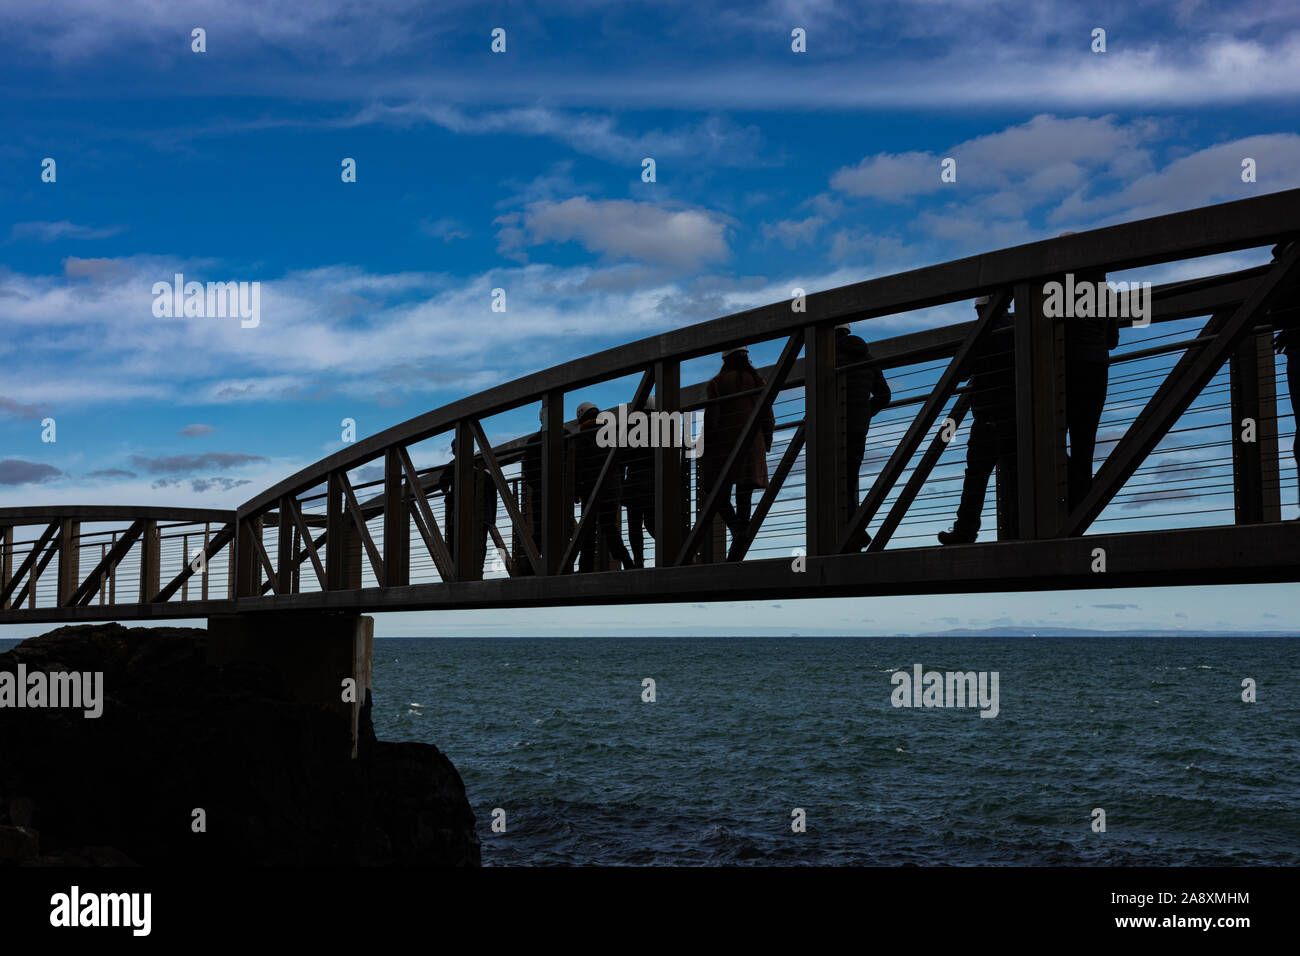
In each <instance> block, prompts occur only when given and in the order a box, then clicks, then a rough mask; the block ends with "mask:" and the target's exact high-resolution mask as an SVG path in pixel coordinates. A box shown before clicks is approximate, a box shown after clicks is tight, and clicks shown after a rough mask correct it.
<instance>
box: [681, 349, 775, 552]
mask: <svg viewBox="0 0 1300 956" xmlns="http://www.w3.org/2000/svg"><path fill="white" fill-rule="evenodd" d="M766 385H767V382H766V381H764V379H763V376H761V375H759V374H758V370H757V369H756V368H754V366H753V365H752V364H750V361H749V350H748V349H747V348H744V347H737V348H731V349H727V350H726V351H725V352H723V353H722V368H721V369H719V371H718V374H717V375H715V376H713V378H711V379H710V380H709V383H708V388H707V390H706V391H707V396H708V404H707V405H706V406H705V409H704V435H703V440H704V453H703V454H702V455H701V456H700V458H699V463H700V464H699V469H700V470H699V483H700V487H701V488H702V489H705V491H706V492H711V491H712V490H713V489H714V488H715V487H718V486H719V485H721V486H722V487H723V492H722V503H721V505H719V507H718V513H719V514H720V515H721V516H722V519H723V520H724V521H725V522H726V523H727V527H728V528H729V529H730V530H731V536H732V543H733V544H734V543H735V541H736V539H738V538H739V537H741V536H742V534H743V533H744V531H745V529H746V527H747V526H748V524H749V517H750V508H751V505H752V502H753V497H754V489H755V488H766V487H767V453H768V452H769V451H771V450H772V433H773V431H774V430H775V429H776V419H775V417H774V416H773V415H772V407H771V406H770V405H769V406H768V407H767V408H766V409H764V410H763V415H762V417H761V418H760V419H759V429H758V432H757V433H756V434H755V435H754V437H753V438H752V439H750V442H749V447H748V448H746V449H744V450H743V451H742V453H741V455H740V456H739V458H738V459H737V460H736V464H735V465H734V466H733V468H732V470H731V472H730V474H726V475H724V474H723V473H722V470H723V466H724V465H725V464H726V462H727V458H728V457H729V456H730V455H731V450H732V448H733V447H735V445H736V442H737V441H739V440H740V435H741V432H743V431H744V430H745V424H746V423H747V422H748V421H749V416H750V415H751V414H752V413H753V411H754V409H755V408H756V407H757V406H758V403H759V400H760V399H761V398H762V396H761V395H759V394H758V393H759V392H761V391H762V389H763V388H764V387H766ZM733 487H734V488H735V493H736V504H735V506H734V507H733V506H732V503H731V492H732V488H733Z"/></svg>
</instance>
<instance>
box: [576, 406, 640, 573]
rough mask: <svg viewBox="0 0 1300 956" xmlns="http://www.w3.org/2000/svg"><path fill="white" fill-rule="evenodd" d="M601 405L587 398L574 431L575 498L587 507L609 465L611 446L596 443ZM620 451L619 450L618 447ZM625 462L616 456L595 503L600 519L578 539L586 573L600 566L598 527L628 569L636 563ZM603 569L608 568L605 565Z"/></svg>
mask: <svg viewBox="0 0 1300 956" xmlns="http://www.w3.org/2000/svg"><path fill="white" fill-rule="evenodd" d="M599 413H600V412H599V409H597V408H596V406H595V405H593V404H592V403H591V402H583V403H582V404H581V405H579V406H578V431H577V433H576V434H575V435H574V456H573V457H574V467H573V498H574V500H575V501H578V502H580V503H581V504H582V507H583V509H584V510H585V509H586V507H587V499H588V498H590V497H591V494H592V492H593V491H594V490H595V488H596V482H597V481H598V480H599V478H600V471H601V469H602V468H603V467H604V465H605V459H606V458H608V457H609V453H610V451H611V449H609V448H601V447H600V445H598V444H596V435H597V433H598V432H599V431H600V427H599V424H598V423H597V421H596V416H597V415H598V414H599ZM615 453H616V454H619V453H618V452H617V451H616V452H615ZM622 471H623V466H622V464H621V463H620V461H619V459H618V458H616V459H615V462H614V464H613V465H612V466H611V467H610V469H609V475H608V477H607V478H606V479H605V486H604V487H603V488H602V489H601V492H600V496H599V497H598V498H597V500H596V502H595V505H594V506H593V507H595V509H596V514H595V518H596V520H595V521H594V522H593V521H588V522H587V527H586V530H585V531H584V532H583V535H582V541H580V542H579V543H578V547H579V548H580V550H579V552H578V571H580V572H582V573H586V572H588V571H592V570H595V566H596V529H597V528H599V529H600V533H601V537H602V538H603V539H604V541H605V547H607V548H608V549H609V552H610V554H611V555H613V557H614V558H615V559H617V561H618V562H619V565H620V566H621V567H622V568H623V569H624V570H626V569H628V568H630V567H632V566H633V564H632V555H630V554H628V551H627V546H626V545H625V544H623V529H622V527H621V525H622V521H621V518H622V504H621V499H622V494H623V475H622ZM601 570H604V569H603V568H602V569H601Z"/></svg>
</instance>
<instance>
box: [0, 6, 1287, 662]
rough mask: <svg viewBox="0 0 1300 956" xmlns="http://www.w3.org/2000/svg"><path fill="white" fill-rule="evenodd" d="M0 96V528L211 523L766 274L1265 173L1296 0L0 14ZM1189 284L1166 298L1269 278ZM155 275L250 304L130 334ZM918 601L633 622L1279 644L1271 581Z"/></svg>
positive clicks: (390, 626) (1278, 124) (857, 271)
mask: <svg viewBox="0 0 1300 956" xmlns="http://www.w3.org/2000/svg"><path fill="white" fill-rule="evenodd" d="M543 9H544V12H543ZM196 27H201V28H203V29H204V30H205V31H206V52H203V53H196V52H193V50H192V39H191V31H192V30H193V29H194V28H196ZM498 27H499V28H502V29H504V30H505V31H506V52H505V53H503V54H496V53H493V52H492V51H491V49H490V45H491V42H492V40H491V33H492V31H493V30H494V29H495V28H498ZM796 28H799V29H802V30H804V31H805V33H806V38H807V41H806V42H807V52H806V53H795V52H793V51H792V50H791V31H792V30H794V29H796ZM1096 28H1101V29H1104V30H1105V31H1106V52H1105V53H1094V52H1092V50H1091V46H1092V44H1093V31H1094V29H1096ZM0 84H3V88H4V96H3V97H2V98H0V122H2V123H3V127H4V129H5V136H4V137H3V139H0V328H2V329H3V332H4V334H3V336H0V368H3V372H0V505H6V506H8V505H30V504H41V503H56V502H57V503H72V502H93V503H121V504H138V503H148V502H159V503H169V504H178V505H193V506H214V507H234V506H236V505H238V504H239V503H241V502H242V501H244V500H246V499H247V498H249V497H251V496H252V495H253V494H255V493H256V492H258V491H260V490H262V489H263V488H265V487H267V486H269V485H270V484H272V483H274V482H275V481H277V480H279V479H281V478H283V477H284V476H286V475H288V474H290V473H292V472H294V471H296V470H297V469H299V468H301V467H303V466H305V465H307V464H309V463H311V462H312V461H315V460H316V459H318V458H320V457H322V456H323V455H324V454H326V453H328V452H330V451H334V450H337V449H338V448H339V447H341V444H340V427H339V423H340V422H341V420H342V419H344V418H353V419H355V420H356V422H357V428H358V432H359V433H360V434H361V435H366V434H370V433H373V432H376V431H379V430H380V429H382V428H384V427H387V426H389V425H392V424H394V423H396V422H399V421H402V420H405V419H407V418H410V417H412V416H414V415H416V414H419V413H421V412H423V411H425V410H427V409H429V408H432V407H436V406H438V405H441V404H444V403H446V402H448V401H451V400H453V399H456V398H458V397H460V396H463V395H465V394H468V393H471V392H474V391H477V390H479V389H481V388H483V387H485V386H487V385H490V384H494V383H496V382H499V381H502V380H507V379H510V378H514V377H517V376H519V375H522V374H525V373H528V372H531V371H535V370H537V369H539V368H543V367H546V366H549V365H553V364H556V363H559V362H563V361H566V360H569V359H572V358H576V357H578V356H580V355H583V354H586V353H589V352H592V351H596V350H599V349H601V348H606V347H609V346H612V345H617V344H620V343H623V342H626V341H630V340H633V339H637V338H641V337H643V336H646V335H650V334H654V333H658V332H662V331H664V330H666V329H670V328H674V327H679V326H682V325H688V324H691V323H694V322H698V321H702V320H705V319H709V318H714V317H717V316H719V315H723V314H727V313H730V312H734V311H738V310H740V309H744V308H748V307H751V306H754V305H759V304H762V303H765V302H770V301H774V300H777V299H781V298H786V297H788V295H789V290H790V289H791V288H793V287H795V286H798V287H802V288H806V289H808V290H810V291H811V290H817V289H824V288H829V287H833V286H836V285H842V284H844V283H847V282H853V281H859V280H861V279H865V278H870V277H873V276H876V275H882V274H888V273H891V272H895V271H899V270H902V269H907V268H913V267H916V266H920V265H927V264H931V263H934V262H938V261H942V260H945V259H950V258H954V257H957V256H964V255H970V254H973V253H978V252H982V251H986V250H989V249H994V248H1000V247H1003V246H1007V245H1013V244H1017V243H1020V242H1025V241H1031V240H1035V239H1040V238H1044V237H1046V236H1051V235H1054V234H1056V233H1058V232H1061V231H1063V230H1068V229H1073V230H1081V229H1087V228H1092V227H1095V226H1099V225H1105V224H1109V223H1114V222H1122V221H1126V220H1130V219H1134V218H1140V217H1143V216H1150V215H1157V214H1160V213H1164V212H1170V211H1174V210H1178V209H1185V208H1191V207H1195V206H1200V205H1205V204H1208V203H1214V202H1221V201H1225V200H1230V199H1235V198H1240V197H1244V196H1248V195H1256V194H1260V193H1264V192H1272V191H1275V190H1279V189H1287V188H1293V187H1296V186H1300V135H1298V133H1297V104H1298V103H1300V95H1298V94H1300V10H1296V9H1294V8H1291V9H1288V7H1287V5H1285V4H1279V3H1275V2H1243V3H1232V4H1226V3H1225V4H1211V3H1198V2H1186V0H1184V2H1178V3H1143V4H1134V3H1131V2H1118V3H1098V4H1080V3H1054V2H1043V3H1035V4H1019V3H985V2H975V0H954V2H941V0H906V2H899V3H872V4H850V3H841V2H835V0H811V2H796V0H786V2H767V3H762V2H759V3H750V4H731V5H728V4H716V3H713V2H711V0H694V2H691V3H689V4H687V3H676V2H671V0H655V2H653V3H625V4H619V5H617V6H614V5H609V4H604V3H599V2H594V0H593V2H581V0H577V2H572V0H569V2H555V3H547V4H530V5H516V4H509V3H498V4H476V3H454V2H447V3H439V4H436V5H431V4H427V3H421V2H415V0H409V2H407V0H373V2H370V3H367V4H364V5H357V4H351V3H343V2H341V0H315V2H312V3H303V4H298V3H283V2H275V0H257V2H252V0H249V2H245V0H211V2H198V3H174V4H158V3H154V2H148V0H115V2H114V3H111V4H105V3H102V2H98V0H50V2H46V3H42V4H21V3H17V2H13V0H3V2H0ZM1247 156H1249V157H1252V158H1254V159H1255V160H1256V163H1257V170H1258V172H1257V182H1255V183H1253V184H1247V183H1243V182H1242V181H1241V176H1240V163H1241V159H1242V158H1243V157H1247ZM47 157H48V158H52V159H54V160H55V162H56V164H57V165H56V171H57V179H56V181H55V182H53V183H49V182H42V161H43V160H44V159H45V158H47ZM346 157H350V158H353V159H355V160H356V164H357V181H356V182H355V183H343V182H342V181H341V176H340V170H341V163H342V161H343V159H344V158H346ZM945 157H953V158H955V159H956V161H957V170H958V181H957V182H956V183H949V184H944V183H941V182H940V179H939V176H938V168H939V163H940V161H941V160H942V159H943V158H945ZM646 158H652V159H653V160H654V161H655V165H656V182H653V183H646V182H643V181H642V177H641V172H642V162H643V160H644V159H646ZM1221 258H1223V259H1224V260H1225V261H1224V262H1221V263H1216V264H1212V265H1210V264H1207V265H1206V267H1205V268H1204V269H1203V270H1202V271H1210V270H1211V269H1212V268H1213V269H1216V270H1217V269H1218V268H1221V267H1235V266H1239V265H1250V264H1255V263H1257V262H1260V261H1264V260H1265V259H1266V258H1267V251H1266V250H1265V251H1263V252H1256V253H1250V252H1247V253H1241V254H1237V255H1235V256H1230V257H1221ZM175 273H182V274H184V276H185V277H186V279H188V280H196V281H254V280H256V281H258V282H260V283H261V321H260V324H259V325H258V326H257V327H256V328H243V327H241V323H240V322H239V321H238V320H237V319H188V320H166V319H159V318H156V317H155V316H154V314H153V311H152V304H153V298H154V297H153V293H152V287H153V284H154V283H155V282H158V281H170V280H171V278H172V276H173V275H174V274H175ZM1170 274H1173V273H1170ZM1161 277H1162V276H1161V275H1155V274H1153V275H1151V276H1150V278H1153V279H1157V280H1158V279H1160V278H1161ZM494 288H504V289H506V290H507V295H508V308H507V311H506V312H505V313H497V312H492V311H491V309H490V305H491V290H492V289H494ZM966 317H967V315H966V310H965V309H963V310H961V313H960V314H957V313H956V312H952V313H944V314H941V315H939V316H937V317H936V316H934V315H929V316H920V317H918V316H900V317H892V318H888V319H882V320H878V321H875V322H872V323H870V326H869V327H865V328H863V329H862V332H863V334H864V335H865V336H866V337H867V338H869V339H870V338H879V337H883V336H887V335H890V334H897V333H898V332H900V331H906V330H909V329H912V328H917V327H921V326H923V325H925V324H927V323H931V324H932V323H933V322H934V321H951V320H952V319H953V318H963V319H964V318H966ZM759 357H760V358H761V356H759ZM708 374H711V364H710V363H702V364H701V363H697V364H693V365H691V366H689V367H688V368H687V369H686V370H685V371H684V378H685V380H687V381H693V380H698V379H702V378H705V377H707V375H708ZM583 397H585V396H581V395H576V396H570V403H571V406H570V409H569V410H570V412H572V406H573V405H576V403H577V402H578V401H580V400H582V398H583ZM47 417H52V418H54V419H55V420H56V422H57V441H56V442H54V443H48V442H42V441H41V433H42V429H41V421H42V420H43V419H45V418H47ZM494 424H495V426H496V428H497V429H498V431H497V433H496V434H497V435H498V436H501V437H504V435H506V434H508V433H511V432H512V431H516V430H519V431H521V430H523V429H525V428H528V427H529V426H530V424H531V423H530V421H529V420H528V415H523V416H522V417H520V419H519V421H518V423H516V422H513V421H510V420H506V421H498V422H496V423H494ZM515 424H518V429H515V428H514V426H515ZM1283 430H1284V431H1289V430H1290V427H1289V426H1287V425H1286V424H1284V426H1283ZM1286 444H1289V439H1285V440H1284V445H1286ZM1284 504H1285V505H1286V507H1285V509H1284V515H1285V516H1288V517H1290V516H1293V514H1294V510H1295V492H1294V489H1287V490H1286V491H1284ZM944 601H945V603H946V604H947V605H950V606H951V610H950V612H949V611H945V613H943V614H942V615H941V616H940V615H938V613H937V610H936V606H935V605H934V603H933V602H931V601H926V600H923V599H922V600H918V599H914V598H906V599H904V598H899V599H882V600H872V601H866V600H861V601H826V602H813V603H806V604H800V603H798V602H785V603H784V605H783V606H780V607H770V606H767V605H718V606H712V607H708V608H703V607H693V606H691V607H680V608H660V609H656V610H655V611H654V612H653V614H654V620H655V621H656V627H657V628H664V629H677V630H678V631H680V632H681V633H692V632H696V631H710V632H712V631H719V630H720V631H723V632H745V631H747V630H753V632H755V633H757V632H758V629H759V628H760V626H761V627H762V628H763V629H764V630H765V632H766V631H767V630H770V629H773V628H774V629H776V630H777V631H780V632H788V631H793V630H797V631H801V632H803V633H809V632H811V631H816V630H821V631H827V632H835V633H890V632H895V631H904V632H910V631H918V630H922V631H923V630H941V629H943V628H945V627H957V626H976V627H979V626H987V625H992V624H1001V623H1008V624H1016V625H1030V626H1033V625H1040V624H1053V625H1070V626H1083V627H1114V628H1125V627H1165V626H1180V625H1181V626H1191V627H1210V628H1215V627H1237V628H1252V629H1254V628H1262V629H1271V628H1281V627H1288V626H1294V623H1295V622H1294V620H1293V619H1288V615H1287V613H1286V612H1287V611H1288V610H1289V609H1290V608H1292V607H1294V603H1295V600H1294V589H1292V588H1289V587H1251V588H1223V589H1199V590H1196V591H1185V590H1181V589H1180V590H1175V591H1166V592H1161V593H1158V592H1148V591H1129V592H1095V593H1082V592H1081V593H1070V594H1056V595H1042V594H1035V595H992V596H979V597H971V598H961V599H957V598H946V599H944ZM1180 615H1181V617H1180ZM645 619H646V616H645V613H644V612H643V611H641V610H638V609H632V610H628V609H623V610H609V611H604V610H597V611H588V610H582V609H579V610H576V611H564V610H554V611H546V612H537V611H529V612H527V613H526V614H519V615H511V614H500V615H492V616H489V615H487V613H486V612H473V613H465V614H456V615H443V616H440V617H439V618H438V619H437V620H436V621H435V620H434V619H433V618H432V617H430V616H427V615H408V616H404V617H391V616H390V617H388V618H385V619H382V620H381V624H380V633H381V634H384V633H390V634H398V633H416V634H419V633H444V632H447V633H497V632H500V633H530V632H532V631H536V630H545V631H548V632H580V633H608V632H615V631H617V632H624V633H628V632H630V633H636V632H638V631H640V630H644V625H640V626H639V624H638V622H643V621H644V620H645ZM9 636H17V631H16V629H15V630H13V631H12V633H11V634H10V635H9Z"/></svg>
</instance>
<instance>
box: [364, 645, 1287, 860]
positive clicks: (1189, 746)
mask: <svg viewBox="0 0 1300 956" xmlns="http://www.w3.org/2000/svg"><path fill="white" fill-rule="evenodd" d="M918 663H919V664H921V665H923V666H924V668H925V669H926V670H931V669H933V670H939V671H950V670H952V671H970V670H974V671H997V672H998V674H999V709H1000V712H999V714H998V715H997V716H996V717H994V718H991V719H990V718H981V717H980V716H979V710H978V709H977V708H969V709H955V708H954V709H944V708H921V709H912V708H895V707H894V706H892V705H891V702H890V695H891V691H893V689H894V688H893V685H892V684H891V682H890V675H891V673H892V672H893V671H895V670H896V669H900V668H902V669H906V670H908V671H910V670H911V669H912V666H913V665H914V664H918ZM374 669H375V693H374V722H375V728H376V731H377V732H378V734H379V736H380V737H381V738H384V739H390V740H421V741H427V742H430V743H434V744H436V745H437V746H438V747H439V748H441V749H442V750H443V751H444V752H445V753H446V754H447V755H448V756H449V757H450V758H451V760H452V762H453V763H455V765H456V767H457V768H458V769H459V770H460V772H461V775H462V776H463V777H464V779H465V785H466V788H467V789H468V792H469V799H470V802H471V804H472V805H473V807H474V812H475V814H476V816H477V818H478V826H479V832H480V835H481V838H482V841H483V861H484V863H485V864H486V865H491V866H509V865H551V864H636V865H642V864H645V865H656V864H678V865H682V864H685V865H698V864H726V865H731V864H751V865H753V864H850V865H870V864H883V865H897V864H904V863H916V864H955V865H973V864H1016V865H1019V864H1048V865H1050V864H1071V865H1165V864H1173V865H1180V864H1181V865H1209V864H1227V865H1256V864H1289V865H1295V864H1297V863H1300V698H1298V692H1300V640H1293V639H1280V638H1231V639H1213V638H1150V637H1146V638H1100V637H1077V638H1041V637H1037V638H1029V637H1025V638H987V637H962V638H572V639H556V638H543V639H519V638H465V639H397V638H393V639H380V640H377V641H376V642H375V657H374ZM646 677H649V678H653V679H654V681H655V691H656V697H657V699H656V700H655V702H653V703H646V702H643V700H642V680H643V678H646ZM1247 677H1249V678H1252V679H1253V680H1254V681H1255V682H1256V683H1257V686H1258V690H1257V694H1258V700H1257V702H1255V703H1244V702H1243V701H1242V699H1241V694H1242V679H1243V678H1247ZM495 808H501V809H503V810H504V811H505V825H506V832H505V833H494V832H493V831H492V828H491V821H492V811H493V810H494V809H495ZM795 808H801V809H802V810H804V811H805V814H806V821H807V822H806V826H807V829H806V832H803V833H795V832H792V829H791V821H792V811H793V810H794V809H795ZM1095 808H1101V809H1103V810H1104V811H1105V815H1106V832H1104V833H1097V832H1093V829H1092V820H1093V810H1094V809H1095Z"/></svg>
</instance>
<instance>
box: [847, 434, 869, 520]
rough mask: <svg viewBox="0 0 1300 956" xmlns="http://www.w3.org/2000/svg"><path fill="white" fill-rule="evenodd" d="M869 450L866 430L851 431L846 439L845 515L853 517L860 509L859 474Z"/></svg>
mask: <svg viewBox="0 0 1300 956" xmlns="http://www.w3.org/2000/svg"><path fill="white" fill-rule="evenodd" d="M866 450H867V433H866V432H849V433H848V434H847V435H846V436H845V439H844V502H845V504H846V506H847V510H846V512H845V517H846V518H848V517H851V516H852V515H853V513H854V512H855V511H857V510H858V503H859V501H861V498H862V490H861V487H860V485H859V477H858V476H859V474H860V472H861V471H862V458H863V455H864V454H865V453H866Z"/></svg>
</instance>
